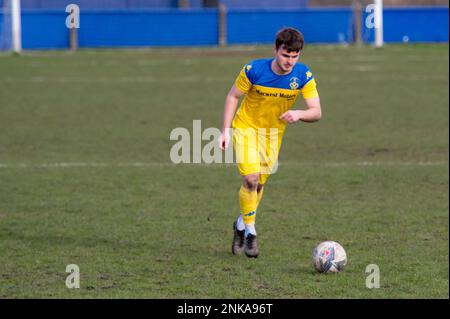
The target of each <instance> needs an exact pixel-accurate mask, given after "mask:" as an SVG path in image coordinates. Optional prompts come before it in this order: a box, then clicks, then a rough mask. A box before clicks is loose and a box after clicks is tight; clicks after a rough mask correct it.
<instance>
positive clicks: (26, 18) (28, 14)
mask: <svg viewBox="0 0 450 319" xmlns="http://www.w3.org/2000/svg"><path fill="white" fill-rule="evenodd" d="M66 17H67V13H65V12H64V11H63V10H58V11H56V10H45V11H44V10H33V11H28V10H27V11H25V10H23V11H22V47H23V48H24V49H63V48H68V47H69V30H68V29H67V28H66Z"/></svg>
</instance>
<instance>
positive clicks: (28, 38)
mask: <svg viewBox="0 0 450 319" xmlns="http://www.w3.org/2000/svg"><path fill="white" fill-rule="evenodd" d="M353 14H354V12H353V10H352V8H320V9H319V8H314V9H312V8H308V9H295V10H288V9H282V10H253V9H230V10H227V12H226V43H227V44H230V45H233V44H271V43H273V41H274V37H275V33H276V31H278V30H279V29H281V28H282V27H285V26H292V27H295V28H298V29H299V30H301V31H302V32H303V34H304V36H305V41H306V43H346V42H353V41H354V39H355V34H354V20H353ZM448 15H449V11H448V7H414V8H384V11H383V17H384V39H385V41H386V42H448V28H449V23H448V20H449V17H448ZM67 16H68V13H66V12H65V10H63V9H40V10H36V9H23V10H22V45H23V48H24V49H63V48H68V47H69V46H70V43H69V42H70V41H69V30H68V29H67V28H66V18H67ZM367 18H368V14H367V13H365V12H363V14H362V17H361V20H362V21H361V23H362V35H361V36H362V39H363V40H364V41H365V42H372V41H373V38H374V29H369V28H367V27H366V23H365V21H366V19H367ZM6 20H8V19H6V15H5V13H4V11H0V37H1V34H2V32H3V34H4V33H5V31H6V28H7V23H6V22H7V21H6ZM219 22H220V19H219V11H218V10H217V9H119V10H117V9H87V10H83V9H82V8H81V10H80V28H79V29H78V43H79V47H82V48H83V47H85V48H88V47H89V48H94V47H148V46H209V45H218V44H219ZM8 23H9V22H8ZM2 28H3V30H2Z"/></svg>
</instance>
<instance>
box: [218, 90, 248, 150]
mask: <svg viewBox="0 0 450 319" xmlns="http://www.w3.org/2000/svg"><path fill="white" fill-rule="evenodd" d="M243 95H244V93H243V92H242V91H241V90H239V89H238V88H237V87H236V85H233V86H232V87H231V89H230V91H229V92H228V94H227V98H226V99H225V108H224V112H223V126H222V134H220V138H219V145H220V148H221V149H222V150H225V149H226V148H227V147H228V145H229V144H230V128H231V122H232V121H233V118H234V113H235V112H236V109H237V106H238V103H239V99H240V98H241V97H242V96H243Z"/></svg>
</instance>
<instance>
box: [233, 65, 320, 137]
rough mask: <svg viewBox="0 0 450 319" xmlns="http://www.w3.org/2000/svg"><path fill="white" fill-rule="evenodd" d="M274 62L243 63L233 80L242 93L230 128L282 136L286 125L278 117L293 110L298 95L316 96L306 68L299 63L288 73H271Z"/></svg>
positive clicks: (311, 77)
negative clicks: (267, 132) (271, 132)
mask: <svg viewBox="0 0 450 319" xmlns="http://www.w3.org/2000/svg"><path fill="white" fill-rule="evenodd" d="M272 61H273V59H259V60H255V61H252V62H251V63H249V64H246V65H245V66H244V67H243V68H242V70H241V72H240V73H239V75H238V77H237V78H236V81H235V83H234V84H235V86H236V87H237V88H238V89H239V90H240V91H242V92H243V93H245V94H246V95H245V97H244V99H243V100H242V102H241V105H240V107H239V110H238V111H237V113H236V115H235V117H234V120H233V124H232V126H233V128H244V129H245V128H254V129H258V128H266V129H270V128H276V129H278V134H281V135H282V134H283V132H284V130H285V128H286V125H287V123H286V122H285V121H282V120H280V119H279V117H280V116H281V115H282V114H283V113H285V112H286V111H288V110H289V109H291V108H292V106H293V105H294V103H295V101H296V100H297V98H298V96H299V95H300V94H301V95H302V96H303V97H304V98H313V97H318V96H319V94H318V93H317V89H316V82H315V80H314V76H313V74H312V73H311V71H310V70H309V68H308V67H307V66H306V65H305V64H303V63H300V62H298V63H297V64H296V65H295V66H294V67H293V69H292V71H291V72H290V73H289V74H286V75H278V74H276V73H274V72H273V71H272V68H271V63H272Z"/></svg>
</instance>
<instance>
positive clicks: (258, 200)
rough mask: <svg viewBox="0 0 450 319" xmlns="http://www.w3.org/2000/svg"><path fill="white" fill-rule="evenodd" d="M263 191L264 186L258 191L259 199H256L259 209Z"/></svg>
mask: <svg viewBox="0 0 450 319" xmlns="http://www.w3.org/2000/svg"><path fill="white" fill-rule="evenodd" d="M263 192H264V187H263V188H261V190H260V191H259V192H257V196H258V199H257V201H256V209H258V206H259V203H260V202H261V198H262V195H263Z"/></svg>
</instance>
